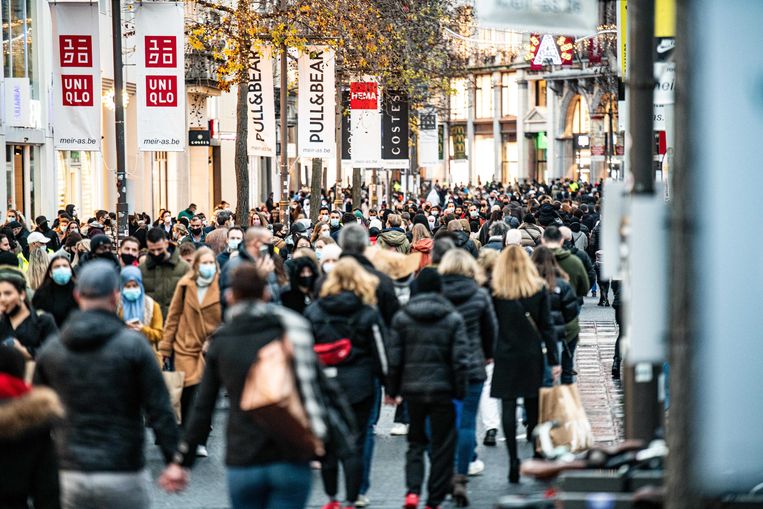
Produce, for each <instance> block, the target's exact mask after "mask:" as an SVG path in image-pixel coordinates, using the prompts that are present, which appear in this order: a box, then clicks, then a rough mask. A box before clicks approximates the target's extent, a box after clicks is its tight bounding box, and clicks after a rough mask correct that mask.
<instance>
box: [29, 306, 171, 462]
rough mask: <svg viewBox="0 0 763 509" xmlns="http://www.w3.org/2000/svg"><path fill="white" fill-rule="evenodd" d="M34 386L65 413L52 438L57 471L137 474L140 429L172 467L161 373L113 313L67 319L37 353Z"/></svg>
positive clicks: (138, 336) (143, 344)
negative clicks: (150, 434) (150, 433)
mask: <svg viewBox="0 0 763 509" xmlns="http://www.w3.org/2000/svg"><path fill="white" fill-rule="evenodd" d="M34 380H35V384H40V385H47V386H49V387H51V388H52V389H53V390H55V391H56V392H57V393H58V396H59V398H61V403H63V406H64V410H65V412H66V418H65V419H64V420H63V422H62V423H61V425H60V426H59V429H58V430H57V433H56V435H55V439H56V449H57V451H58V459H59V462H60V468H61V469H62V470H75V471H80V472H137V471H139V470H142V469H143V467H144V466H145V464H146V462H145V457H144V453H143V451H144V441H145V436H146V432H145V422H149V423H150V424H151V427H152V428H153V429H154V434H155V436H156V441H157V444H158V445H159V448H160V449H161V452H162V454H163V455H164V459H165V461H166V462H168V463H169V462H170V461H171V460H172V455H173V453H174V451H175V448H176V446H177V441H178V429H177V424H176V423H175V414H174V413H173V411H172V407H171V406H170V397H169V394H168V393H167V388H166V385H165V384H164V379H163V378H162V373H161V371H159V366H157V365H156V358H155V357H154V354H153V352H152V351H151V347H150V346H149V345H148V342H147V341H146V338H144V337H143V336H142V335H141V334H140V333H138V332H135V331H131V330H129V329H127V328H126V327H125V325H124V323H123V322H122V321H121V320H120V319H119V318H118V317H117V315H116V314H115V313H111V312H108V311H103V310H93V311H81V312H76V313H74V314H73V315H72V316H71V319H70V320H68V321H67V322H66V325H65V326H64V328H63V329H62V330H61V333H60V334H58V335H56V336H54V337H53V338H51V339H50V340H49V341H48V342H47V343H46V344H45V346H44V347H43V348H42V350H41V351H40V353H39V355H38V357H37V366H36V368H35V374H34ZM127 382H129V383H127Z"/></svg>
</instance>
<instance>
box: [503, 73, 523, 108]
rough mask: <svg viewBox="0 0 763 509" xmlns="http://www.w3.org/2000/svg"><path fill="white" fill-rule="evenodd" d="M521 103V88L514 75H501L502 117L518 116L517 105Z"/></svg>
mask: <svg viewBox="0 0 763 509" xmlns="http://www.w3.org/2000/svg"><path fill="white" fill-rule="evenodd" d="M518 101H519V86H518V85H517V77H516V74H514V73H508V72H505V73H503V74H501V115H503V116H504V117H507V116H509V115H513V116H517V103H518Z"/></svg>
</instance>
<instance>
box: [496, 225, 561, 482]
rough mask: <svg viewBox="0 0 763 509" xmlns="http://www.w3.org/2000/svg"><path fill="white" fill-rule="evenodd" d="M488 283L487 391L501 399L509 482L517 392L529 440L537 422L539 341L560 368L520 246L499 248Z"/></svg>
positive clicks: (515, 460)
mask: <svg viewBox="0 0 763 509" xmlns="http://www.w3.org/2000/svg"><path fill="white" fill-rule="evenodd" d="M546 231H548V229H547V230H546ZM492 284H493V304H494V306H495V313H496V316H497V317H498V342H497V343H496V348H495V369H494V371H493V382H492V388H491V391H490V395H491V396H492V397H494V398H500V399H501V400H502V420H503V433H504V435H505V437H506V447H507V449H508V451H509V482H510V483H518V482H519V456H518V455H517V438H516V437H517V430H516V428H517V421H516V416H517V412H516V409H517V398H523V399H524V405H525V411H526V412H527V437H528V441H531V437H532V432H533V429H534V428H535V425H536V424H537V423H538V390H539V389H540V387H541V385H542V382H543V366H544V364H543V347H544V345H545V348H546V358H547V360H548V364H549V365H550V366H551V367H552V368H551V369H552V375H553V377H554V378H558V377H559V374H560V372H561V369H560V368H559V361H558V359H557V356H556V344H555V340H554V336H553V334H554V329H553V327H554V324H553V321H552V319H551V307H550V304H549V295H548V291H547V290H546V288H545V283H544V282H543V280H542V279H541V278H540V276H539V275H538V271H537V269H536V268H535V265H533V263H532V261H531V260H530V257H529V256H528V255H527V253H526V252H525V250H524V249H523V248H522V247H520V246H509V247H507V248H506V249H505V250H504V251H503V252H501V254H500V255H499V257H498V260H497V261H496V265H495V268H494V270H493V283H492Z"/></svg>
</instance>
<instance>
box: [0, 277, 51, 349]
mask: <svg viewBox="0 0 763 509" xmlns="http://www.w3.org/2000/svg"><path fill="white" fill-rule="evenodd" d="M27 292H28V290H27V283H26V280H25V279H24V276H23V274H21V273H20V272H19V271H16V270H13V269H6V270H3V271H2V272H0V309H2V311H3V314H2V318H1V319H0V338H3V341H4V342H6V343H7V344H8V345H9V346H15V347H16V348H17V349H18V350H19V351H20V352H21V353H22V355H23V356H24V358H25V359H26V360H28V361H31V360H35V358H36V357H37V352H38V351H39V349H40V347H41V346H42V345H43V343H45V341H46V340H47V339H48V338H49V337H50V336H51V335H53V334H54V333H55V332H56V331H57V328H56V322H55V320H54V319H53V317H52V316H51V315H50V314H48V313H46V312H44V311H39V312H37V311H35V309H34V307H32V303H31V302H30V300H29V296H28V293H27Z"/></svg>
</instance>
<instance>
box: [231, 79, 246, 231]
mask: <svg viewBox="0 0 763 509" xmlns="http://www.w3.org/2000/svg"><path fill="white" fill-rule="evenodd" d="M237 94H238V95H237V96H236V152H235V156H234V166H235V170H236V223H237V224H241V225H244V226H246V225H248V218H249V156H248V155H247V153H246V152H247V150H246V149H247V147H246V137H247V113H248V111H247V105H246V99H247V97H246V96H247V88H246V84H245V83H240V84H239V85H238V92H237Z"/></svg>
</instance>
